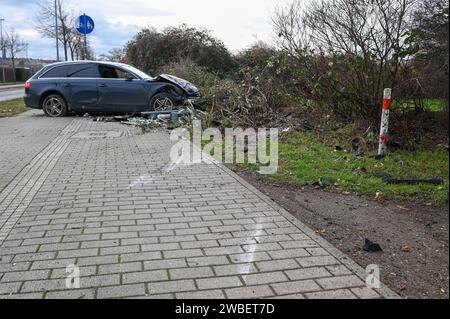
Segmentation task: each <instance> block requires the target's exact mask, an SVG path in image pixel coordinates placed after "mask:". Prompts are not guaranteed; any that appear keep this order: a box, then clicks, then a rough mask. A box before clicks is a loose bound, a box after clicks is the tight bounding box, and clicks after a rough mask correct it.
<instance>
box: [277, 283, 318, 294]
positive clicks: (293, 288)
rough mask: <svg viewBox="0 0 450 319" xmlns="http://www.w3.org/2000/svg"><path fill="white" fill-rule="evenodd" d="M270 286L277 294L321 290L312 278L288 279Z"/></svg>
mask: <svg viewBox="0 0 450 319" xmlns="http://www.w3.org/2000/svg"><path fill="white" fill-rule="evenodd" d="M271 286H272V288H273V289H274V290H275V292H276V293H277V294H279V295H287V294H293V293H303V292H309V291H319V290H321V288H320V287H319V286H318V285H317V284H316V283H315V282H314V281H313V280H299V281H288V282H283V283H278V284H272V285H271Z"/></svg>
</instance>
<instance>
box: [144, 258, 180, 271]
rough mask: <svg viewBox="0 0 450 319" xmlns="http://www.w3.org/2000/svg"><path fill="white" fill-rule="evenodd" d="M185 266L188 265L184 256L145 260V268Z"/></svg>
mask: <svg viewBox="0 0 450 319" xmlns="http://www.w3.org/2000/svg"><path fill="white" fill-rule="evenodd" d="M183 267H187V263H186V260H185V259H184V258H178V259H163V260H152V261H145V262H144V269H145V270H153V269H171V268H183Z"/></svg>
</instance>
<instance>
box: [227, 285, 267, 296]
mask: <svg viewBox="0 0 450 319" xmlns="http://www.w3.org/2000/svg"><path fill="white" fill-rule="evenodd" d="M225 293H226V294H227V296H228V298H230V299H255V298H267V297H272V296H274V295H275V293H274V292H273V291H272V290H271V289H270V287H269V286H249V287H241V288H231V289H225Z"/></svg>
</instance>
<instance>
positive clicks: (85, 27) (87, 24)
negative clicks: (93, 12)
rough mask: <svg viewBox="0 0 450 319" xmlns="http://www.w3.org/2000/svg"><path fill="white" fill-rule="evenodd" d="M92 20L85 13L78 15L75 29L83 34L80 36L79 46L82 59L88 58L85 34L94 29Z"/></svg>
mask: <svg viewBox="0 0 450 319" xmlns="http://www.w3.org/2000/svg"><path fill="white" fill-rule="evenodd" d="M94 27H95V24H94V20H92V18H91V17H89V16H87V15H86V13H83V14H82V15H80V16H79V17H78V19H77V23H76V29H77V31H78V33H79V34H81V35H82V36H83V38H80V48H81V50H80V51H81V55H82V59H83V60H87V59H88V55H89V54H88V43H87V34H88V33H91V32H92V31H94Z"/></svg>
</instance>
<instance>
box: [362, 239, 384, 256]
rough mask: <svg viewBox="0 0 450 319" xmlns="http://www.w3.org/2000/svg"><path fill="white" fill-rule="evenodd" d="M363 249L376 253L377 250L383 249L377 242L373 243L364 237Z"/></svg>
mask: <svg viewBox="0 0 450 319" xmlns="http://www.w3.org/2000/svg"><path fill="white" fill-rule="evenodd" d="M363 250H364V251H367V252H370V253H378V252H382V251H383V249H382V248H381V246H380V245H379V244H377V243H374V242H372V241H370V240H369V239H366V241H365V243H364V247H363Z"/></svg>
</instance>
